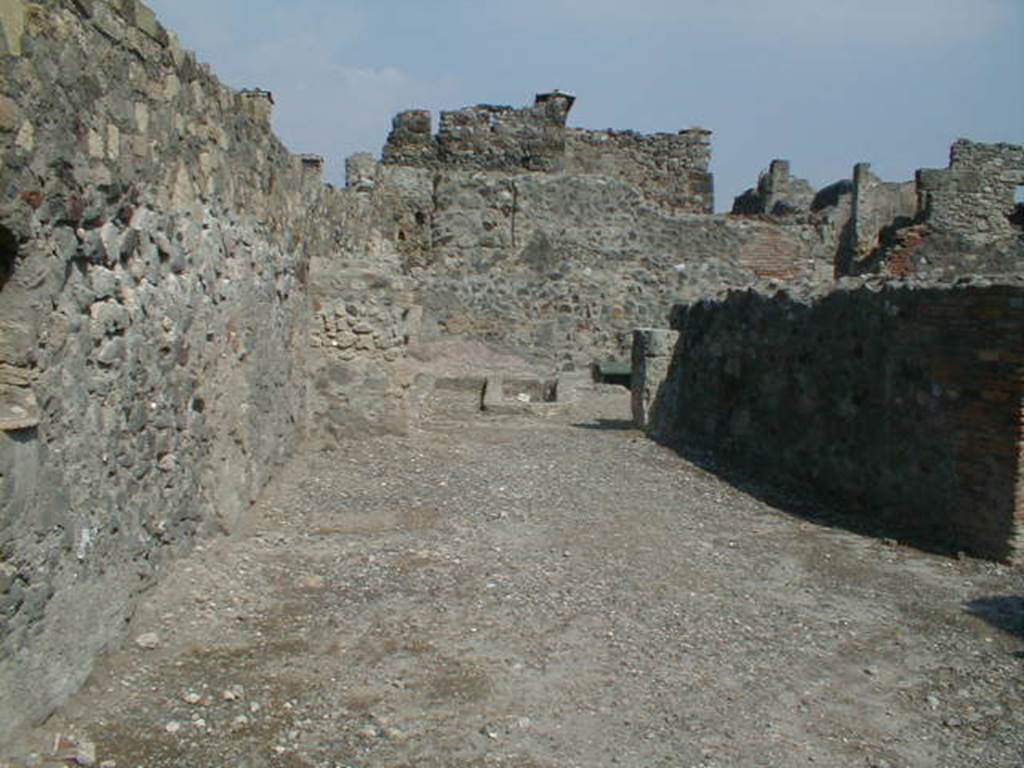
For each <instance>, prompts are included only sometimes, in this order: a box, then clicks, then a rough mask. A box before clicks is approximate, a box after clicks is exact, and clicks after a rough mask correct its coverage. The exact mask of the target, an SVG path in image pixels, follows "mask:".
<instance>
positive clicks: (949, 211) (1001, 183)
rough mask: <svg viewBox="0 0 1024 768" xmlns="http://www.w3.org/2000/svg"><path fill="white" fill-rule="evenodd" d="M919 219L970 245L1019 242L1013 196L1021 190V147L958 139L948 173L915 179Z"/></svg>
mask: <svg viewBox="0 0 1024 768" xmlns="http://www.w3.org/2000/svg"><path fill="white" fill-rule="evenodd" d="M917 185H918V190H919V195H920V206H921V214H922V216H923V219H924V221H925V222H926V223H927V224H928V226H929V227H930V228H931V229H932V230H934V231H936V232H939V233H941V234H955V235H956V236H957V237H959V238H961V239H963V240H966V241H968V242H977V241H979V240H982V241H985V240H995V239H998V238H1003V237H1010V238H1013V237H1020V236H1021V225H1020V223H1019V222H1015V221H1014V220H1013V219H1014V214H1015V212H1016V211H1015V208H1016V204H1015V201H1014V195H1015V193H1016V191H1017V189H1018V188H1019V187H1021V186H1024V147H1022V146H1019V145H1012V144H979V143H976V142H972V141H968V140H966V139H960V140H958V141H957V142H956V143H955V144H953V146H952V148H951V149H950V159H949V168H947V169H944V170H927V169H926V170H921V171H918V174H917Z"/></svg>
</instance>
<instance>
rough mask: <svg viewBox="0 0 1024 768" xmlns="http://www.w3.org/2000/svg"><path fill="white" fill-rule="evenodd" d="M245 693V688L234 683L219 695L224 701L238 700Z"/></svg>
mask: <svg viewBox="0 0 1024 768" xmlns="http://www.w3.org/2000/svg"><path fill="white" fill-rule="evenodd" d="M244 695H245V689H244V688H242V686H240V685H236V686H234V687H232V688H228V689H227V690H226V691H224V693H222V694H221V695H220V697H221V698H222V699H223V700H224V701H238V700H239V699H241V698H242V697H243V696H244Z"/></svg>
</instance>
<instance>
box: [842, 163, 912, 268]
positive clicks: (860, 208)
mask: <svg viewBox="0 0 1024 768" xmlns="http://www.w3.org/2000/svg"><path fill="white" fill-rule="evenodd" d="M916 215H917V188H916V185H915V184H914V182H912V181H910V182H887V181H882V180H881V179H880V178H878V177H877V176H876V175H875V174H873V173H872V172H871V165H870V164H869V163H858V164H857V165H856V166H854V169H853V207H852V210H851V216H850V228H849V231H848V236H847V237H846V238H845V240H844V242H842V243H841V244H840V250H839V252H838V254H837V259H836V276H837V277H838V276H842V275H856V274H861V273H863V272H865V271H869V269H870V262H871V260H870V256H871V255H872V254H873V253H875V252H876V251H877V249H878V248H879V246H880V245H881V243H882V240H881V238H882V237H883V234H884V233H885V231H886V230H890V229H894V228H897V227H900V226H906V225H908V224H909V223H911V222H912V221H913V219H914V217H915V216H916Z"/></svg>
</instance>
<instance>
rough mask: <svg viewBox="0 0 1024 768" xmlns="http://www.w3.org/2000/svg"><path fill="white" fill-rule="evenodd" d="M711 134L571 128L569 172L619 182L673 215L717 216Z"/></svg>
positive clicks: (695, 131) (567, 165)
mask: <svg viewBox="0 0 1024 768" xmlns="http://www.w3.org/2000/svg"><path fill="white" fill-rule="evenodd" d="M710 163H711V131H707V130H704V129H702V128H691V129H689V130H684V131H679V132H678V133H656V134H652V135H644V134H640V133H636V132H634V131H588V130H581V129H572V130H570V131H569V133H568V137H567V143H566V159H565V171H566V173H569V174H574V175H595V176H604V177H607V178H611V179H617V180H619V181H622V182H625V183H626V184H629V185H631V186H633V187H636V188H637V189H639V190H640V191H641V193H642V194H643V196H644V198H645V199H646V200H648V201H649V202H651V203H653V204H654V205H658V206H660V207H662V208H665V209H667V210H670V211H680V212H684V211H685V212H689V213H708V214H710V213H713V212H714V209H715V185H714V178H713V177H712V175H711V173H710V172H709V171H708V166H709V165H710Z"/></svg>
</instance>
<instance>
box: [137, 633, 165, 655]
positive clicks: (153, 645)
mask: <svg viewBox="0 0 1024 768" xmlns="http://www.w3.org/2000/svg"><path fill="white" fill-rule="evenodd" d="M135 644H136V645H137V646H139V648H141V649H142V650H144V651H155V650H156V649H157V648H159V647H160V636H159V635H158V634H157V633H156V632H147V633H146V634H144V635H139V636H138V637H136V638H135Z"/></svg>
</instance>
